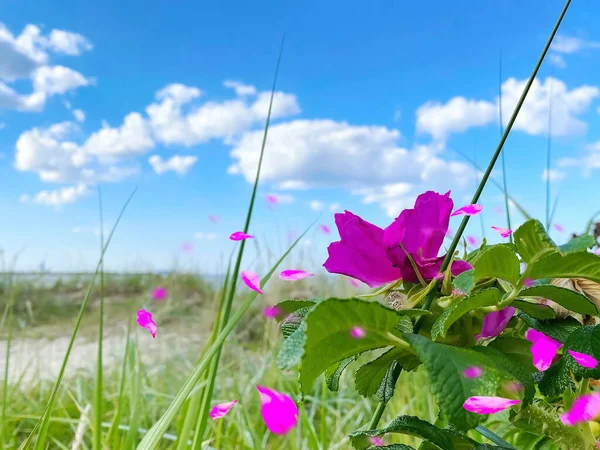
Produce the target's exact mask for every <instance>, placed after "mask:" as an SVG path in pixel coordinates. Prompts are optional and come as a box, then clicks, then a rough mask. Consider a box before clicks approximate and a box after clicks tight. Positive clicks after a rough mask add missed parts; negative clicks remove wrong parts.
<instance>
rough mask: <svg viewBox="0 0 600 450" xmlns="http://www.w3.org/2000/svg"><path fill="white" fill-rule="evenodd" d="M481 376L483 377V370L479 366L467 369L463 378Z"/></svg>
mask: <svg viewBox="0 0 600 450" xmlns="http://www.w3.org/2000/svg"><path fill="white" fill-rule="evenodd" d="M481 375H483V369H482V368H481V367H477V366H473V367H467V368H466V369H465V370H464V371H463V377H465V378H479V377H480V376H481Z"/></svg>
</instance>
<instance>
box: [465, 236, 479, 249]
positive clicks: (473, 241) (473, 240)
mask: <svg viewBox="0 0 600 450" xmlns="http://www.w3.org/2000/svg"><path fill="white" fill-rule="evenodd" d="M467 242H468V243H469V244H471V245H472V246H473V247H475V246H477V238H476V237H475V236H467Z"/></svg>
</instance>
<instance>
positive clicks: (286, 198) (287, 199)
mask: <svg viewBox="0 0 600 450" xmlns="http://www.w3.org/2000/svg"><path fill="white" fill-rule="evenodd" d="M267 195H270V196H273V197H275V198H276V199H277V203H279V204H280V205H291V204H292V203H294V202H295V201H296V199H295V198H294V196H293V195H290V194H276V193H274V192H271V193H269V194H267Z"/></svg>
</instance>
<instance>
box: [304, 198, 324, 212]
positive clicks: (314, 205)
mask: <svg viewBox="0 0 600 450" xmlns="http://www.w3.org/2000/svg"><path fill="white" fill-rule="evenodd" d="M308 206H310V209H312V210H313V211H323V210H324V209H325V203H323V202H322V201H320V200H312V201H310V202H309V203H308Z"/></svg>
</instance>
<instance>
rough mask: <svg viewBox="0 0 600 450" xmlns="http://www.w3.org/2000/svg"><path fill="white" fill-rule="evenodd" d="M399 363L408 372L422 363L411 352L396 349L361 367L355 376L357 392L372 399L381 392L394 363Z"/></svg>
mask: <svg viewBox="0 0 600 450" xmlns="http://www.w3.org/2000/svg"><path fill="white" fill-rule="evenodd" d="M395 362H397V363H399V364H400V365H401V366H402V367H403V368H404V369H406V370H413V369H414V368H415V367H417V366H418V365H419V364H420V363H421V361H419V359H418V358H417V357H416V356H415V355H414V354H413V353H411V352H410V351H408V350H407V349H404V348H399V347H394V348H392V349H390V350H388V351H387V352H385V353H383V354H382V355H380V356H379V357H378V358H376V359H374V360H372V361H369V362H368V363H366V364H364V365H363V366H361V367H360V368H359V369H358V370H357V371H356V374H355V376H354V381H355V386H356V391H357V392H358V393H359V394H360V395H362V396H363V397H370V396H371V395H374V394H376V393H377V391H378V390H379V388H380V386H381V384H382V382H383V381H384V380H385V378H386V374H387V372H388V369H390V367H391V366H392V364H393V363H395Z"/></svg>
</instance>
